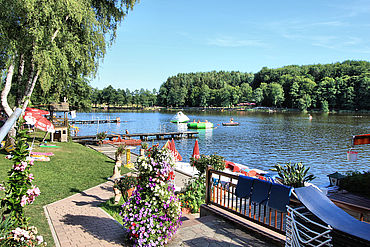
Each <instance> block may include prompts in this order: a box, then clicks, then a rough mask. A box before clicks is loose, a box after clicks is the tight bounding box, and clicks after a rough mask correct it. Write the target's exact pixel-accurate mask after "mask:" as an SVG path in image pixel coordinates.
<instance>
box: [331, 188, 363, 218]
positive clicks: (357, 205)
mask: <svg viewBox="0 0 370 247" xmlns="http://www.w3.org/2000/svg"><path fill="white" fill-rule="evenodd" d="M328 197H329V199H330V200H331V201H332V202H334V203H335V204H336V205H337V206H338V207H340V208H342V209H343V210H345V211H346V212H347V213H349V214H350V215H352V216H353V217H355V218H356V219H358V220H361V221H366V222H370V199H368V198H365V197H362V196H358V195H354V194H351V193H349V192H345V193H330V194H329V195H328Z"/></svg>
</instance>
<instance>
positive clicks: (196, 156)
mask: <svg viewBox="0 0 370 247" xmlns="http://www.w3.org/2000/svg"><path fill="white" fill-rule="evenodd" d="M192 157H193V158H194V159H199V158H200V154H199V144H198V140H195V145H194V149H193V156H192Z"/></svg>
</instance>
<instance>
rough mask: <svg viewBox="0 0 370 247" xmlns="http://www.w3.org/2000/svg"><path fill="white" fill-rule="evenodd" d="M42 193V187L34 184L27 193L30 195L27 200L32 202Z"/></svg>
mask: <svg viewBox="0 0 370 247" xmlns="http://www.w3.org/2000/svg"><path fill="white" fill-rule="evenodd" d="M40 193H41V192H40V189H39V188H38V187H35V186H33V187H32V189H29V190H27V195H28V199H27V202H28V203H30V204H32V203H33V201H34V200H35V198H36V197H37V196H39V195H40Z"/></svg>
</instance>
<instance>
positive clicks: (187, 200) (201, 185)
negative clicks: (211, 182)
mask: <svg viewBox="0 0 370 247" xmlns="http://www.w3.org/2000/svg"><path fill="white" fill-rule="evenodd" d="M178 197H179V199H180V202H181V207H183V208H189V209H190V211H191V213H197V212H199V210H200V205H202V204H204V203H205V197H206V181H205V176H200V177H195V178H192V179H191V180H190V181H189V182H188V183H187V185H186V187H185V190H184V191H182V192H180V193H179V194H178Z"/></svg>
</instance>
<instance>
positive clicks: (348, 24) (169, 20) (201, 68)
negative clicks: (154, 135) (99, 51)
mask: <svg viewBox="0 0 370 247" xmlns="http://www.w3.org/2000/svg"><path fill="white" fill-rule="evenodd" d="M348 59H353V60H366V61H370V1H369V0H351V1H348V0H346V1H344V0H310V1H300V0H298V1H297V0H295V1H290V0H289V1H288V0H282V1H276V0H266V1H250V0H233V1H219V0H213V1H210V0H198V1H195V0H187V1H185V0H167V1H165V0H155V1H153V0H152V1H149V0H141V1H140V2H139V3H138V4H137V5H136V6H135V7H134V10H133V11H130V12H129V14H128V16H127V17H126V18H125V20H124V22H123V23H122V24H121V26H120V28H119V30H118V34H117V39H116V41H115V43H114V44H113V45H112V46H111V47H110V48H108V50H107V54H106V56H105V58H104V60H103V61H102V63H101V64H100V67H99V70H98V73H97V76H96V78H95V79H94V80H92V82H91V85H92V86H93V87H97V88H99V89H103V88H104V87H107V86H108V85H112V86H113V87H114V88H116V89H117V88H122V89H125V88H129V89H130V90H134V89H140V88H144V89H150V90H152V89H153V88H156V89H159V87H160V85H161V84H162V83H163V82H165V81H166V80H167V78H168V77H170V76H174V75H176V74H178V73H188V72H206V71H212V70H216V71H219V70H224V71H240V72H254V73H255V72H258V71H259V70H260V69H261V68H262V67H264V66H266V67H268V68H279V67H282V66H285V65H291V64H296V65H306V64H318V63H321V64H324V63H334V62H342V61H344V60H348Z"/></svg>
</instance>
